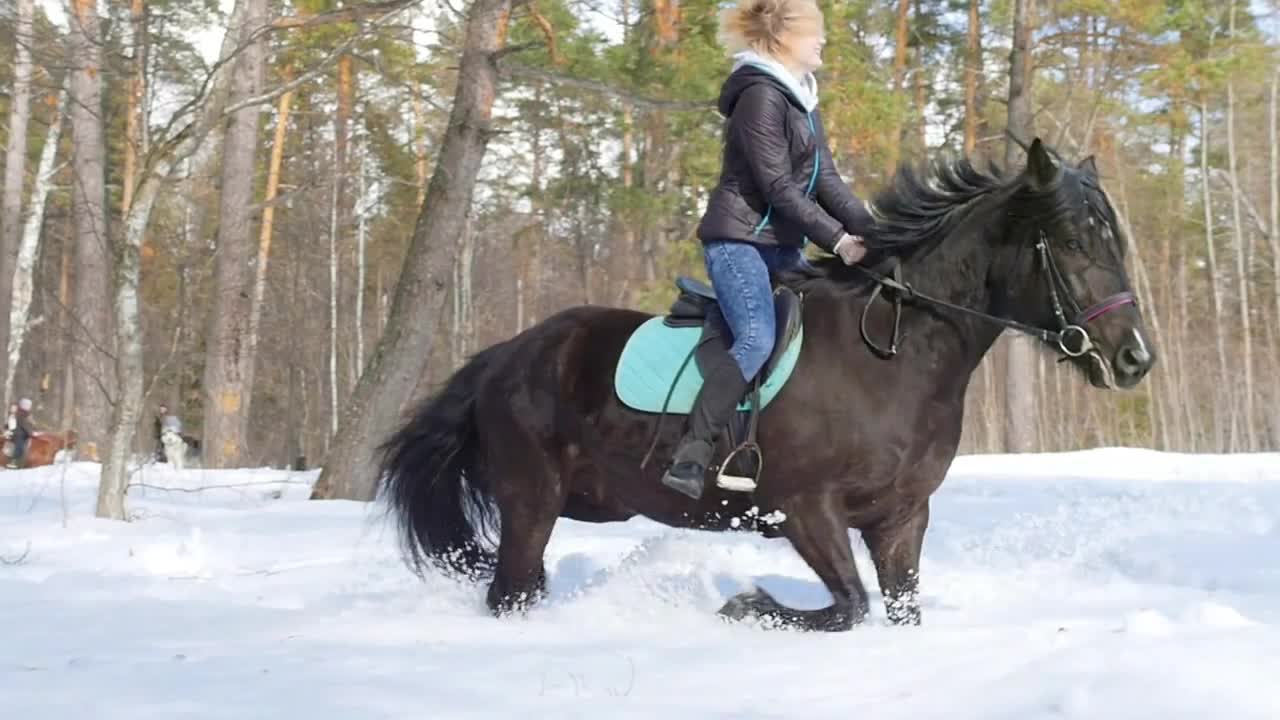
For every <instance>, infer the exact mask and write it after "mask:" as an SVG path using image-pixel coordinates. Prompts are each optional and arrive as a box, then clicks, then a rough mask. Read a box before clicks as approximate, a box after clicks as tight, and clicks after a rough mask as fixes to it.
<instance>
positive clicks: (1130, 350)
mask: <svg viewBox="0 0 1280 720" xmlns="http://www.w3.org/2000/svg"><path fill="white" fill-rule="evenodd" d="M1155 362H1156V359H1155V356H1154V355H1152V354H1151V351H1150V350H1148V349H1147V345H1146V343H1144V342H1142V338H1140V337H1138V336H1137V335H1136V334H1135V336H1134V339H1133V340H1131V341H1129V342H1127V343H1125V344H1124V345H1121V346H1120V350H1119V352H1117V353H1116V360H1115V369H1116V381H1117V382H1118V383H1119V384H1120V386H1121V387H1133V386H1134V385H1137V384H1138V381H1139V380H1141V379H1142V378H1143V377H1144V376H1145V375H1146V374H1147V372H1148V371H1150V370H1151V366H1152V365H1155Z"/></svg>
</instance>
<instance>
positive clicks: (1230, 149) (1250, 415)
mask: <svg viewBox="0 0 1280 720" xmlns="http://www.w3.org/2000/svg"><path fill="white" fill-rule="evenodd" d="M1230 33H1231V39H1232V42H1234V41H1235V34H1236V3H1235V1H1234V0H1232V3H1231V11H1230ZM1235 125H1236V84H1235V81H1234V80H1228V81H1227V172H1228V173H1230V177H1231V225H1232V232H1233V234H1234V235H1235V255H1236V281H1237V282H1238V292H1239V295H1240V336H1241V338H1240V339H1241V341H1242V344H1243V345H1244V349H1243V352H1242V353H1241V354H1242V355H1243V358H1242V359H1243V361H1244V433H1245V437H1244V442H1243V443H1242V444H1241V445H1240V446H1239V447H1233V448H1232V450H1249V451H1252V450H1254V449H1255V448H1256V447H1257V445H1256V443H1257V441H1258V427H1257V424H1256V422H1255V416H1256V414H1255V412H1254V404H1253V403H1254V389H1253V327H1252V325H1253V323H1252V321H1251V318H1250V317H1249V262H1248V260H1247V257H1248V255H1249V253H1248V250H1247V249H1246V242H1247V240H1246V238H1245V233H1246V230H1245V227H1244V219H1243V217H1241V213H1240V193H1241V192H1242V191H1241V189H1240V174H1239V173H1238V172H1237V163H1236V129H1235Z"/></svg>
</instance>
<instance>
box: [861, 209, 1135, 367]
mask: <svg viewBox="0 0 1280 720" xmlns="http://www.w3.org/2000/svg"><path fill="white" fill-rule="evenodd" d="M1035 248H1036V258H1037V260H1038V261H1039V263H1038V264H1039V265H1040V268H1041V271H1042V272H1043V273H1044V278H1045V283H1046V284H1047V285H1048V286H1049V300H1050V302H1051V303H1052V304H1053V316H1054V318H1056V319H1057V321H1058V329H1057V330H1050V329H1048V328H1042V327H1039V326H1036V325H1028V324H1026V323H1020V322H1018V321H1017V320H1011V319H1009V318H1005V317H1000V316H998V315H991V314H990V313H984V312H982V311H980V310H974V309H973V308H967V307H965V306H963V305H956V304H955V303H951V302H948V301H946V300H943V299H941V298H936V297H932V296H930V295H926V294H925V293H922V292H920V291H918V290H916V289H915V288H913V287H912V286H911V284H910V283H908V282H906V281H905V280H903V279H902V264H901V263H900V262H896V261H895V263H894V267H893V270H892V274H891V275H884V274H881V273H878V272H876V271H874V270H871V269H869V268H865V267H862V266H861V265H859V266H856V267H858V268H859V269H860V270H862V272H863V273H865V274H866V275H868V276H869V277H870V278H871V279H872V280H874V281H875V282H876V288H875V290H873V291H872V292H871V298H870V299H869V300H868V301H867V304H866V305H865V306H864V307H863V308H862V320H861V323H860V329H861V332H862V340H863V342H865V343H866V344H867V347H869V348H871V350H872V351H873V352H875V353H876V354H877V355H880V356H881V357H885V358H889V357H893V356H894V355H897V354H898V334H899V333H898V330H899V327H900V325H901V323H900V321H901V319H902V303H903V301H913V300H914V301H920V302H923V303H925V304H928V305H934V306H937V307H942V308H947V309H949V310H955V311H956V312H960V313H964V314H966V315H969V316H971V317H976V318H978V319H980V320H984V321H986V322H989V323H992V324H995V325H1000V326H1001V327H1005V328H1008V329H1010V330H1015V331H1017V332H1020V333H1024V334H1027V335H1031V336H1032V337H1037V338H1040V339H1041V340H1043V341H1044V342H1046V343H1049V344H1050V345H1056V346H1057V348H1058V350H1060V351H1061V352H1062V354H1063V356H1064V358H1063V359H1067V358H1077V357H1080V356H1082V355H1086V354H1088V353H1090V352H1094V351H1095V350H1096V347H1097V346H1096V345H1095V344H1094V342H1093V338H1092V337H1090V335H1089V331H1088V330H1086V329H1085V328H1086V326H1087V325H1088V324H1089V323H1090V322H1093V321H1094V320H1097V319H1098V318H1100V317H1102V316H1103V315H1106V314H1107V313H1109V312H1111V311H1112V310H1115V309H1117V308H1120V307H1124V306H1125V305H1136V304H1137V298H1136V297H1135V296H1134V294H1133V293H1132V292H1129V291H1124V292H1118V293H1116V294H1114V295H1111V296H1108V297H1107V298H1105V299H1104V300H1102V301H1100V302H1098V303H1096V304H1094V305H1090V306H1089V307H1087V308H1084V309H1081V308H1080V303H1079V302H1078V301H1077V300H1076V298H1075V296H1074V295H1072V294H1071V288H1070V286H1068V285H1067V282H1066V279H1065V278H1064V277H1063V275H1062V272H1061V270H1059V269H1058V263H1057V262H1056V261H1055V260H1054V258H1053V253H1052V252H1050V251H1049V238H1048V236H1047V235H1046V234H1045V232H1044V229H1043V228H1041V229H1039V231H1038V236H1037V239H1036V246H1035ZM885 288H889V289H890V290H893V291H894V293H893V295H894V296H893V334H892V336H891V337H890V339H889V347H887V348H885V347H881V346H880V345H877V344H876V343H875V341H873V340H872V339H871V336H870V335H869V334H868V333H867V314H868V312H869V311H870V310H871V305H872V304H874V303H875V300H876V298H877V297H878V296H879V295H880V294H881V293H882V292H883V290H884V289H885ZM1063 297H1066V299H1067V301H1068V302H1069V303H1070V306H1071V310H1072V313H1071V317H1070V318H1068V317H1067V313H1066V311H1065V310H1064V309H1063V306H1062V298H1063Z"/></svg>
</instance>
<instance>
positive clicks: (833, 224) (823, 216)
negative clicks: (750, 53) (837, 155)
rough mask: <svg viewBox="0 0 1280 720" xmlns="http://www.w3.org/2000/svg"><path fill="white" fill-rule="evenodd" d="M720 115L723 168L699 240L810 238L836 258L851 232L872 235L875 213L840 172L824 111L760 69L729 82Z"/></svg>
mask: <svg viewBox="0 0 1280 720" xmlns="http://www.w3.org/2000/svg"><path fill="white" fill-rule="evenodd" d="M719 109H720V113H721V114H722V115H724V116H725V117H726V118H727V120H726V122H725V134H724V142H725V145H724V159H723V167H722V169H721V172H720V182H719V183H718V184H717V185H716V187H715V189H714V190H712V191H711V197H710V199H709V200H708V202H707V210H706V212H705V213H704V214H703V216H702V222H701V223H699V224H698V238H699V239H701V240H702V241H703V242H707V241H710V240H723V239H729V240H748V241H751V242H756V243H760V244H762V245H784V246H800V245H803V244H804V239H805V238H806V237H808V239H809V240H810V241H812V242H814V243H815V244H817V245H818V247H820V248H823V249H824V250H826V251H828V252H832V251H833V248H834V246H835V243H836V241H837V240H839V239H840V237H841V235H843V234H844V233H846V232H847V233H849V234H850V235H867V234H869V233H870V231H871V229H872V226H873V224H874V223H873V220H872V218H871V214H870V213H869V212H868V211H867V209H866V206H865V204H864V203H863V202H862V201H861V200H859V199H858V198H857V197H855V196H854V194H853V193H852V192H851V191H850V190H849V186H848V185H846V184H845V182H844V180H842V179H841V178H840V174H839V173H838V172H837V171H836V166H835V162H834V161H833V160H832V158H831V149H830V148H829V147H828V146H827V136H826V132H825V131H824V130H823V127H822V120H821V118H820V117H819V116H818V112H817V110H816V109H815V110H814V111H813V112H812V113H806V112H805V110H804V106H803V105H802V104H800V101H799V100H798V99H796V98H795V97H794V96H793V95H792V94H791V91H790V90H788V89H787V87H786V86H785V85H783V84H782V83H781V82H780V81H779V80H778V79H777V78H775V77H774V76H773V75H771V74H769V73H768V72H767V71H765V70H764V69H762V68H758V67H755V66H752V65H744V66H742V67H740V68H738V69H737V70H736V71H734V72H733V73H732V74H731V75H730V76H729V78H728V79H727V80H725V83H724V87H723V88H721V91H720V102H719ZM815 165H816V166H817V177H814V168H815ZM811 181H812V191H811V192H810V193H808V194H806V190H809V188H810V182H811Z"/></svg>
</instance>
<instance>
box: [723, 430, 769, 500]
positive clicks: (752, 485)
mask: <svg viewBox="0 0 1280 720" xmlns="http://www.w3.org/2000/svg"><path fill="white" fill-rule="evenodd" d="M743 451H747V452H750V453H752V454H753V455H755V456H756V463H755V467H756V470H755V473H754V475H753V476H751V477H747V476H745V475H733V474H730V473H726V472H725V468H727V467H729V463H731V462H733V459H734V458H735V457H737V455H738V453H740V452H743ZM763 467H764V455H763V454H762V453H761V452H760V446H759V445H757V444H755V443H754V442H744V443H742V444H741V445H739V446H738V447H736V448H734V449H733V451H732V452H730V453H729V454H728V455H727V456H725V459H724V462H722V463H720V467H719V468H717V469H716V485H718V486H719V487H721V488H723V489H725V490H729V491H731V492H748V493H749V492H755V489H756V481H757V480H759V479H760V470H761V469H762V468H763Z"/></svg>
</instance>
